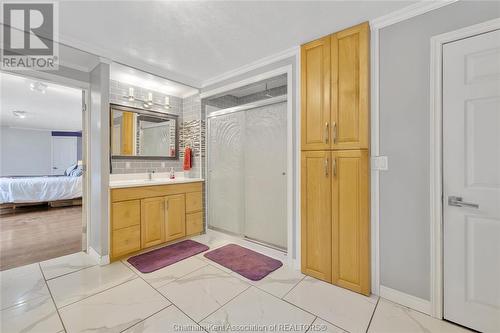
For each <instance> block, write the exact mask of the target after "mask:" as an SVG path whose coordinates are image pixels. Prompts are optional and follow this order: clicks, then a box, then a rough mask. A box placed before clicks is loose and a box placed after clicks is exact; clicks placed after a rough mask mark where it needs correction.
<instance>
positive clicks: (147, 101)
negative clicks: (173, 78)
mask: <svg viewBox="0 0 500 333" xmlns="http://www.w3.org/2000/svg"><path fill="white" fill-rule="evenodd" d="M123 98H125V99H127V100H128V101H129V102H134V101H137V102H142V107H143V108H145V109H149V108H151V107H152V106H153V105H157V106H160V107H163V108H165V109H170V108H171V106H170V96H165V103H164V104H162V103H156V102H155V101H154V98H153V93H152V92H148V93H147V96H144V98H143V99H141V98H137V97H135V96H134V88H132V87H130V88H128V95H127V96H123Z"/></svg>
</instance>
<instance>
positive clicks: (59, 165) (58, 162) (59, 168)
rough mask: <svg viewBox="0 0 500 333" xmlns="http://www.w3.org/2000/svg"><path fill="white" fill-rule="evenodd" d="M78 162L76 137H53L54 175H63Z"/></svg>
mask: <svg viewBox="0 0 500 333" xmlns="http://www.w3.org/2000/svg"><path fill="white" fill-rule="evenodd" d="M76 162H77V138H76V137H74V136H53V137H52V174H53V175H63V174H64V171H65V170H66V169H67V168H68V167H70V166H71V165H73V164H75V163H76Z"/></svg>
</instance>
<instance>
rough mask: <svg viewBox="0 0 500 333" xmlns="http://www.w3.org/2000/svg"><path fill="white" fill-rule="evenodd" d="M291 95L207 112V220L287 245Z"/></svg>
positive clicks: (270, 242)
mask: <svg viewBox="0 0 500 333" xmlns="http://www.w3.org/2000/svg"><path fill="white" fill-rule="evenodd" d="M286 110H287V103H286V95H283V96H279V97H273V98H269V99H266V100H263V101H259V102H255V103H251V104H247V105H243V106H237V107H233V108H229V109H224V110H220V111H215V112H213V113H211V114H209V115H208V117H207V121H208V133H207V143H208V163H207V169H208V170H207V171H208V226H209V227H210V228H212V229H217V230H221V231H225V232H229V233H232V234H237V235H240V236H243V237H246V238H248V239H250V240H254V241H257V242H261V243H264V244H267V245H270V246H272V247H276V248H280V249H283V250H286V247H287V223H286V202H287V200H286V193H287V188H286V186H287V182H286V179H287V177H286V154H287V147H286V128H287V127H286V124H287V119H286Z"/></svg>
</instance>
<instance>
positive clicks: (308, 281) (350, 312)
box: [285, 277, 377, 333]
mask: <svg viewBox="0 0 500 333" xmlns="http://www.w3.org/2000/svg"><path fill="white" fill-rule="evenodd" d="M285 300H287V301H288V302H290V303H292V304H295V305H297V306H298V307H300V308H302V309H304V310H307V311H309V312H311V313H314V314H315V315H317V316H318V317H320V318H324V319H325V320H327V321H329V322H331V323H332V324H335V325H336V326H339V327H341V328H342V329H344V330H346V331H349V332H351V333H358V332H366V329H367V328H368V324H369V322H370V318H371V316H372V314H373V311H374V310H375V305H376V303H377V299H376V298H375V297H365V296H363V295H360V294H357V293H354V292H351V291H348V290H346V289H343V288H339V287H336V286H334V285H331V284H329V283H326V282H323V281H319V280H316V279H314V278H311V277H306V278H304V279H303V280H302V281H301V282H300V283H299V284H298V285H297V286H296V287H295V288H294V289H293V290H292V291H291V292H290V293H289V294H288V295H286V297H285Z"/></svg>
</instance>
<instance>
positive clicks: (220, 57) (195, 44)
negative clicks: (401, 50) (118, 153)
mask: <svg viewBox="0 0 500 333" xmlns="http://www.w3.org/2000/svg"><path fill="white" fill-rule="evenodd" d="M414 2H415V1H319V2H316V1H314V2H313V1H290V2H288V1H62V2H60V3H59V17H60V21H59V32H60V41H61V42H63V43H65V44H68V45H71V46H74V47H77V48H80V49H82V50H85V51H88V52H91V53H94V54H98V55H100V56H103V57H107V58H110V59H112V60H114V61H117V62H121V63H124V64H127V65H129V66H132V67H136V68H139V69H142V70H145V71H147V72H151V73H155V74H157V75H160V76H163V77H168V78H170V79H172V80H176V81H180V82H183V83H186V84H190V85H193V86H196V87H200V86H203V82H206V81H207V80H209V79H211V78H214V77H216V76H219V75H221V74H223V73H226V72H228V71H231V70H234V69H236V68H239V67H241V66H244V65H246V64H249V63H252V62H254V61H257V60H259V59H262V58H264V57H268V56H271V55H273V54H276V53H278V52H282V51H284V50H287V49H290V48H292V47H295V46H297V45H300V44H303V43H305V42H307V41H310V40H312V39H315V38H318V37H321V36H323V35H326V34H329V33H331V32H334V31H338V30H341V29H343V28H346V27H349V26H352V25H354V24H357V23H360V22H363V21H367V20H370V19H373V18H376V17H379V16H382V15H385V14H387V13H389V12H392V11H395V10H397V9H400V8H402V7H405V6H408V5H410V4H412V3H414Z"/></svg>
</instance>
